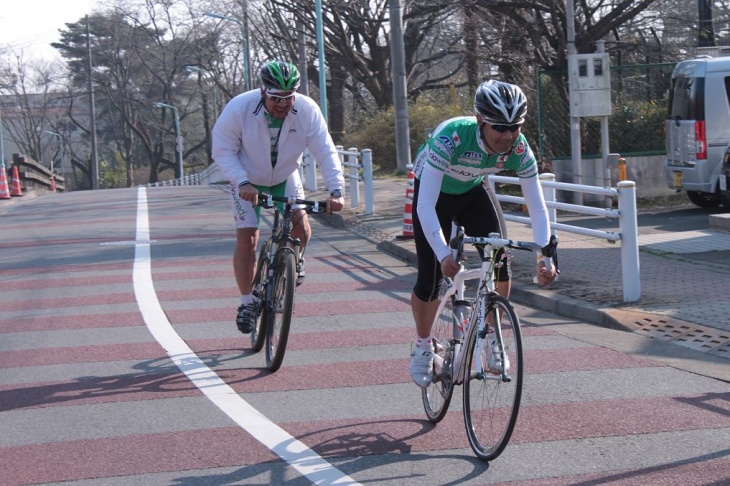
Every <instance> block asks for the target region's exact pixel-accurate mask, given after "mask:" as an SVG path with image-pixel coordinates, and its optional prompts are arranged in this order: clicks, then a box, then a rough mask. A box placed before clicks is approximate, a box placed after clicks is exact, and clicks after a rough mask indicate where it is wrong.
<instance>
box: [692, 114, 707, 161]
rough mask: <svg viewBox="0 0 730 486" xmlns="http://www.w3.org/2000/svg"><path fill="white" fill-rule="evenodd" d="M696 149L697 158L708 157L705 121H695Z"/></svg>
mask: <svg viewBox="0 0 730 486" xmlns="http://www.w3.org/2000/svg"><path fill="white" fill-rule="evenodd" d="M695 151H696V152H697V160H703V159H707V138H706V137H705V122H704V121H697V122H695Z"/></svg>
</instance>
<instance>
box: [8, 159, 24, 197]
mask: <svg viewBox="0 0 730 486" xmlns="http://www.w3.org/2000/svg"><path fill="white" fill-rule="evenodd" d="M11 184H12V188H11V190H10V195H11V196H22V195H23V189H21V187H20V174H19V173H18V166H17V165H14V166H13V180H12V182H11Z"/></svg>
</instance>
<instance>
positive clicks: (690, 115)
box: [668, 77, 705, 120]
mask: <svg viewBox="0 0 730 486" xmlns="http://www.w3.org/2000/svg"><path fill="white" fill-rule="evenodd" d="M704 98H705V78H687V77H677V78H673V79H672V85H671V88H670V91H669V110H668V113H669V118H670V119H672V120H678V119H679V120H704V119H705V104H704V102H703V101H704Z"/></svg>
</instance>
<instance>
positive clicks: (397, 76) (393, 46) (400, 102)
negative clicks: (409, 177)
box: [390, 0, 411, 173]
mask: <svg viewBox="0 0 730 486" xmlns="http://www.w3.org/2000/svg"><path fill="white" fill-rule="evenodd" d="M390 55H391V58H392V59H393V73H392V77H393V102H394V106H395V145H396V157H397V161H396V167H397V169H398V171H399V172H403V173H405V172H406V170H407V166H408V165H409V164H410V163H411V142H410V140H411V135H410V131H409V128H408V98H407V89H406V61H405V47H404V46H403V12H402V8H401V0H390Z"/></svg>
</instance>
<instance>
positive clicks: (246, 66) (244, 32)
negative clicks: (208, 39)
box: [203, 12, 251, 91]
mask: <svg viewBox="0 0 730 486" xmlns="http://www.w3.org/2000/svg"><path fill="white" fill-rule="evenodd" d="M203 15H205V16H206V17H212V18H214V19H221V20H228V21H229V22H234V23H236V24H238V27H239V28H240V29H241V37H242V41H241V46H242V48H243V86H244V89H245V91H248V90H250V89H251V69H250V66H251V59H250V58H249V52H248V12H244V14H243V15H244V17H243V22H241V21H240V20H239V19H237V18H235V17H228V16H226V15H221V14H219V13H215V12H206V13H204V14H203Z"/></svg>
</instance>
